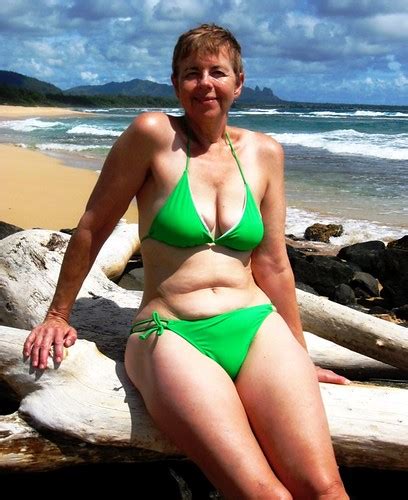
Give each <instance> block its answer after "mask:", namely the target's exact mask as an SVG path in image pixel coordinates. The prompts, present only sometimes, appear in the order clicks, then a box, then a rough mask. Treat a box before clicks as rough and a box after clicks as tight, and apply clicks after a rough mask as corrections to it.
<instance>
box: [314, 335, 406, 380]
mask: <svg viewBox="0 0 408 500" xmlns="http://www.w3.org/2000/svg"><path fill="white" fill-rule="evenodd" d="M304 335H305V339H306V344H307V348H308V351H309V355H310V357H311V358H312V360H313V362H314V363H315V364H316V365H317V366H321V367H322V368H328V369H330V370H334V371H335V372H336V373H338V374H341V375H344V376H345V377H347V378H349V379H351V380H360V381H361V380H372V379H377V380H378V379H379V380H384V379H391V380H401V381H403V380H408V371H406V370H401V369H399V368H396V367H395V366H391V365H387V364H386V363H382V362H381V361H377V360H376V359H372V358H369V357H368V356H364V355H363V354H359V353H357V352H354V351H350V349H346V348H345V347H342V346H340V345H338V344H334V343H333V342H331V341H330V340H326V339H323V338H321V337H318V336H317V335H313V334H312V333H310V332H304Z"/></svg>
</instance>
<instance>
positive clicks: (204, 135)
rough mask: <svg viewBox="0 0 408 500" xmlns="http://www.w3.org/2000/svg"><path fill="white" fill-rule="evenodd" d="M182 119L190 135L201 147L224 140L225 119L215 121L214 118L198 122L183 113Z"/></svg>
mask: <svg viewBox="0 0 408 500" xmlns="http://www.w3.org/2000/svg"><path fill="white" fill-rule="evenodd" d="M183 121H184V124H185V126H186V129H187V133H188V134H189V135H190V137H192V138H193V139H194V140H195V141H196V142H198V143H199V144H201V145H202V146H203V147H206V148H209V147H210V146H211V145H212V144H215V143H221V142H222V143H224V142H225V133H226V129H227V120H226V119H223V120H222V121H219V122H215V121H214V120H208V121H206V120H202V121H201V122H200V123H197V122H195V121H193V120H190V119H189V117H188V116H186V115H184V116H183Z"/></svg>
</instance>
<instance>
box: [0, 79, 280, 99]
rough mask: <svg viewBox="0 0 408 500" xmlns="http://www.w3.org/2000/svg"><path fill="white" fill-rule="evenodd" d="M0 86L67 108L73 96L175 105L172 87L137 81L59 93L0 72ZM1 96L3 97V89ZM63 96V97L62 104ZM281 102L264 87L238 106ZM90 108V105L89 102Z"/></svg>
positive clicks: (248, 91) (44, 84)
mask: <svg viewBox="0 0 408 500" xmlns="http://www.w3.org/2000/svg"><path fill="white" fill-rule="evenodd" d="M0 86H5V87H6V88H11V89H19V91H22V92H35V93H38V94H41V95H43V96H47V97H48V98H52V96H55V97H56V96H57V95H58V96H59V99H61V100H62V101H61V102H66V103H67V104H68V103H70V102H72V99H73V98H74V96H75V97H77V96H79V97H82V101H83V104H84V105H85V100H84V99H85V98H86V97H89V98H94V101H95V99H96V97H97V96H105V97H106V98H112V99H113V98H114V96H120V97H121V100H120V101H118V102H121V103H122V104H120V105H126V104H125V103H126V102H127V101H126V100H125V99H128V98H129V99H131V98H133V99H135V98H136V97H146V98H147V97H152V98H156V99H166V100H170V101H172V102H173V104H175V103H176V101H175V94H174V89H173V87H172V85H166V84H164V83H156V82H152V81H150V80H140V79H139V78H135V79H133V80H130V81H127V82H110V83H106V84H104V85H83V86H80V87H73V88H70V89H67V90H65V91H62V90H61V89H59V88H58V87H56V86H55V85H52V84H50V83H47V82H43V81H41V80H37V79H36V78H31V77H29V76H26V75H22V74H21V73H15V72H14V71H0ZM3 93H5V91H4V89H3ZM64 96H65V97H66V99H65V100H64ZM79 97H78V99H79ZM7 98H8V99H11V96H10V93H8V95H7ZM82 101H81V100H79V101H77V105H81V104H82ZM170 101H169V102H170ZM95 102H97V101H95ZM284 102H285V101H282V100H281V99H279V97H277V96H276V95H275V94H274V93H273V92H272V90H271V89H269V88H266V87H264V88H263V89H262V90H261V89H260V88H259V87H258V86H257V87H255V89H251V88H249V87H244V88H243V90H242V94H241V97H240V98H239V101H238V104H258V105H268V104H278V103H284ZM89 104H91V101H90V102H89ZM129 105H130V103H129ZM158 105H159V104H158Z"/></svg>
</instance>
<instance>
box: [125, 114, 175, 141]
mask: <svg viewBox="0 0 408 500" xmlns="http://www.w3.org/2000/svg"><path fill="white" fill-rule="evenodd" d="M129 133H130V134H131V135H137V136H138V137H139V139H140V138H141V139H144V140H147V141H149V142H150V141H152V142H154V143H156V144H160V143H163V144H168V141H169V139H170V137H171V136H172V135H174V129H173V127H172V125H171V117H170V116H169V115H166V114H165V113H163V112H160V111H147V112H144V113H140V115H138V116H136V117H135V118H134V119H133V120H132V123H131V124H130V126H129ZM172 133H173V134H172Z"/></svg>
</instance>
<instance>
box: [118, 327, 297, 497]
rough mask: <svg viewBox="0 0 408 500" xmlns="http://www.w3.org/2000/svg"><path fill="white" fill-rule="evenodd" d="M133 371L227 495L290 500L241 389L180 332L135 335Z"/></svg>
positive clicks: (130, 352)
mask: <svg viewBox="0 0 408 500" xmlns="http://www.w3.org/2000/svg"><path fill="white" fill-rule="evenodd" d="M125 365H126V370H127V373H128V375H129V377H130V379H131V380H132V382H133V383H134V384H135V386H136V387H137V388H138V390H139V391H140V392H141V394H142V396H143V399H144V401H145V404H146V407H147V409H148V411H149V413H150V415H151V416H152V418H153V419H154V421H155V422H156V424H157V426H158V427H159V428H160V429H161V430H162V431H163V432H164V433H165V434H166V435H167V436H168V437H169V438H170V439H171V440H172V441H173V442H174V443H175V444H176V445H177V446H178V448H179V449H180V451H182V452H184V453H185V454H186V455H187V456H189V457H190V458H191V459H192V460H193V461H194V462H196V463H197V465H198V466H199V467H200V468H201V469H202V471H203V472H204V473H205V474H206V475H207V477H208V478H209V479H210V481H211V482H212V483H213V484H214V486H215V487H216V488H218V489H219V490H220V491H221V492H222V494H223V495H225V497H226V498H232V499H237V500H238V499H255V498H263V499H278V498H279V499H283V498H284V499H290V498H291V495H290V494H289V493H288V491H287V490H286V488H284V486H283V485H282V483H281V482H280V481H279V480H278V479H277V478H276V476H275V475H274V473H273V472H272V469H271V467H270V465H269V463H268V461H267V460H266V458H265V455H264V454H263V452H262V450H261V448H260V447H259V444H258V442H257V440H256V438H255V436H254V434H253V432H252V430H251V427H250V425H249V422H248V419H247V416H246V413H245V410H244V408H243V406H242V403H241V400H240V399H239V396H238V394H237V391H236V388H235V385H234V383H233V382H232V380H231V379H230V377H229V376H228V375H227V374H226V372H225V371H224V370H223V369H222V368H221V367H220V366H219V365H218V364H217V363H216V362H215V361H213V360H212V359H209V358H208V357H207V356H205V355H203V354H202V353H200V352H199V351H198V350H197V349H196V348H195V347H193V346H192V345H191V344H189V343H188V342H187V341H186V340H184V339H183V338H181V337H180V336H178V335H177V334H175V333H173V332H170V331H165V332H164V333H163V335H161V336H160V337H155V336H154V335H151V337H149V338H148V339H147V340H146V341H142V340H140V339H139V338H138V337H137V335H132V336H131V337H130V338H129V341H128V345H127V348H126V354H125Z"/></svg>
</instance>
